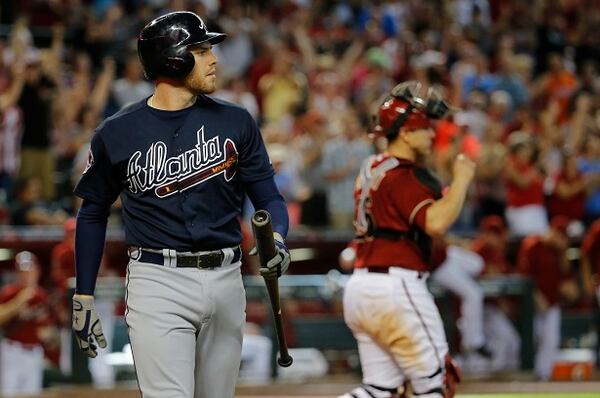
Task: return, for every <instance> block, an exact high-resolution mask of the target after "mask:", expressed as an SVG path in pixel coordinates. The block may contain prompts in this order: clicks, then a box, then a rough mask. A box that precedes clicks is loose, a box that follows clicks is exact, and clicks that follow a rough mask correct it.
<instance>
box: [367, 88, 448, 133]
mask: <svg viewBox="0 0 600 398" xmlns="http://www.w3.org/2000/svg"><path fill="white" fill-rule="evenodd" d="M422 91H423V85H422V84H421V83H420V82H418V81H414V80H413V81H408V82H405V83H400V84H398V85H397V86H396V87H394V88H393V89H392V91H391V92H390V95H388V96H387V97H386V98H385V100H384V101H383V103H382V104H381V105H380V106H379V108H378V109H377V113H376V115H374V123H373V128H372V130H371V133H372V134H374V135H376V136H378V135H379V136H385V137H387V138H388V139H393V138H395V137H396V135H397V134H398V131H399V129H400V128H405V129H407V130H418V129H426V128H429V127H431V120H432V119H441V118H443V117H445V116H447V115H448V113H449V111H450V107H449V106H448V104H447V103H446V101H444V100H443V98H442V96H441V95H440V94H439V93H438V92H437V91H435V90H434V89H432V88H429V89H427V90H426V92H425V94H424V95H423V94H422Z"/></svg>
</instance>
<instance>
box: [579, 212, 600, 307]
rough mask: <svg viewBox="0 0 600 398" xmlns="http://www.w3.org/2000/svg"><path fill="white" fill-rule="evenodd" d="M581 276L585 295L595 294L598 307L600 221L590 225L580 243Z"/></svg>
mask: <svg viewBox="0 0 600 398" xmlns="http://www.w3.org/2000/svg"><path fill="white" fill-rule="evenodd" d="M581 274H582V277H583V286H584V291H585V294H586V295H588V296H589V297H593V296H594V293H595V294H596V297H597V299H598V304H599V305H600V277H599V276H600V219H599V220H596V221H594V222H593V223H592V225H590V227H589V229H588V230H587V232H586V234H585V235H584V237H583V240H582V242H581Z"/></svg>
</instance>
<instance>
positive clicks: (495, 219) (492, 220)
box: [479, 215, 506, 233]
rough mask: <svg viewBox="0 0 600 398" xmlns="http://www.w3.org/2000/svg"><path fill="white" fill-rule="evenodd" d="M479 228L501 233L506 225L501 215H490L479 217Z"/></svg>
mask: <svg viewBox="0 0 600 398" xmlns="http://www.w3.org/2000/svg"><path fill="white" fill-rule="evenodd" d="M479 229H481V231H484V232H493V233H502V232H504V231H505V230H506V226H505V225H504V220H503V219H502V217H500V216H496V215H492V216H486V217H484V218H482V219H481V222H480V223H479Z"/></svg>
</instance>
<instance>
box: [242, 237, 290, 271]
mask: <svg viewBox="0 0 600 398" xmlns="http://www.w3.org/2000/svg"><path fill="white" fill-rule="evenodd" d="M273 237H274V238H275V247H276V248H277V254H276V255H275V257H273V258H272V259H270V260H269V262H267V264H266V266H262V265H261V266H260V268H259V269H258V271H259V272H260V274H261V275H262V276H263V278H279V277H280V276H281V275H283V274H285V273H286V271H287V270H288V268H289V266H290V261H291V258H290V251H289V250H288V248H287V246H286V245H285V241H284V240H283V237H281V235H279V234H278V233H274V234H273ZM257 253H258V250H257V249H256V246H255V247H253V248H252V250H250V253H248V254H250V255H251V256H255V255H256V254H257Z"/></svg>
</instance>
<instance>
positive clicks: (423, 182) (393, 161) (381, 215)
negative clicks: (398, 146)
mask: <svg viewBox="0 0 600 398" xmlns="http://www.w3.org/2000/svg"><path fill="white" fill-rule="evenodd" d="M440 188H441V186H440V184H439V181H437V179H435V177H433V176H432V175H431V174H429V173H428V171H427V170H426V169H424V168H421V167H419V166H418V165H416V164H415V163H413V162H410V161H408V160H403V159H398V158H395V157H392V156H389V155H376V156H371V157H370V158H368V159H367V160H366V161H365V162H364V163H363V166H362V168H361V171H360V173H359V176H358V178H357V180H356V186H355V191H354V198H355V203H356V207H355V210H356V211H355V219H354V225H355V229H356V233H357V235H358V236H359V237H360V238H361V242H362V243H361V245H360V250H358V251H357V261H356V265H355V266H356V267H357V268H363V267H372V266H381V267H389V266H399V267H404V268H408V269H413V270H417V271H429V270H430V260H429V258H428V257H429V253H424V250H423V248H422V246H420V245H419V244H418V243H417V241H415V240H414V239H409V238H406V237H402V238H398V237H394V235H395V234H396V235H397V234H399V233H400V234H402V233H404V234H406V235H408V233H409V232H415V231H417V232H419V233H420V234H421V236H422V237H426V235H425V233H424V231H425V214H426V210H427V208H428V207H429V206H431V204H432V203H434V201H435V200H437V199H439V198H440V197H441V193H440V192H441V189H440ZM385 235H387V236H385Z"/></svg>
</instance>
